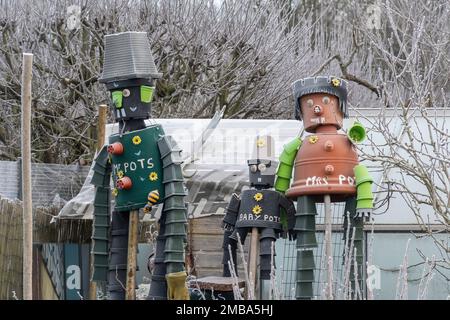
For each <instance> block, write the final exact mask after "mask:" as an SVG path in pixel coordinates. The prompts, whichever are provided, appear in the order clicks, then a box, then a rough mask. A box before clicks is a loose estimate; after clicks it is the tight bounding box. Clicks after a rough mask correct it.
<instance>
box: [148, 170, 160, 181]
mask: <svg viewBox="0 0 450 320" xmlns="http://www.w3.org/2000/svg"><path fill="white" fill-rule="evenodd" d="M148 178H149V179H150V181H156V180H158V174H157V173H156V172H152V173H150V174H149V175H148Z"/></svg>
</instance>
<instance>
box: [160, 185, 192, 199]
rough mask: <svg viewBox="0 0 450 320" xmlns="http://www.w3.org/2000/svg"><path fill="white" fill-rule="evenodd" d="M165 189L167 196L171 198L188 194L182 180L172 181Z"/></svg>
mask: <svg viewBox="0 0 450 320" xmlns="http://www.w3.org/2000/svg"><path fill="white" fill-rule="evenodd" d="M164 190H165V194H166V198H169V197H170V196H185V195H187V192H186V189H185V187H184V184H183V182H181V181H176V182H171V183H167V184H165V185H164Z"/></svg>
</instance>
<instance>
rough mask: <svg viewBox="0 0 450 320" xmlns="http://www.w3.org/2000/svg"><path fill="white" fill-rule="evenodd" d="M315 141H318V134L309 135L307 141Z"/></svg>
mask: <svg viewBox="0 0 450 320" xmlns="http://www.w3.org/2000/svg"><path fill="white" fill-rule="evenodd" d="M317 141H319V137H318V136H310V137H309V143H311V144H314V143H316V142H317Z"/></svg>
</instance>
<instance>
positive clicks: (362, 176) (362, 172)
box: [353, 164, 373, 186]
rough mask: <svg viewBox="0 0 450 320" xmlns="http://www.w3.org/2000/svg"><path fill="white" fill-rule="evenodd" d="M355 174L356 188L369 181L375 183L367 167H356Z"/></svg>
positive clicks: (360, 165)
mask: <svg viewBox="0 0 450 320" xmlns="http://www.w3.org/2000/svg"><path fill="white" fill-rule="evenodd" d="M353 172H354V173H355V180H356V186H358V185H360V184H361V183H363V182H367V181H370V182H373V178H372V176H371V175H370V173H369V170H367V167H366V166H365V165H362V164H359V165H357V166H355V167H354V168H353Z"/></svg>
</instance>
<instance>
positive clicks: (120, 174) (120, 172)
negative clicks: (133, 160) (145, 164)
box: [117, 170, 123, 179]
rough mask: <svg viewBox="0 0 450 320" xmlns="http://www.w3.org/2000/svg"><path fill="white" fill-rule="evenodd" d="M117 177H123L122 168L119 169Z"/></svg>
mask: <svg viewBox="0 0 450 320" xmlns="http://www.w3.org/2000/svg"><path fill="white" fill-rule="evenodd" d="M117 178H119V179H122V178H123V171H122V170H119V171H117Z"/></svg>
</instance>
